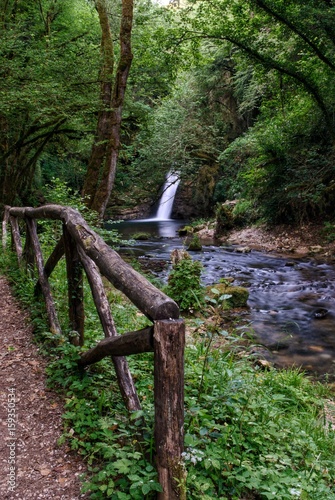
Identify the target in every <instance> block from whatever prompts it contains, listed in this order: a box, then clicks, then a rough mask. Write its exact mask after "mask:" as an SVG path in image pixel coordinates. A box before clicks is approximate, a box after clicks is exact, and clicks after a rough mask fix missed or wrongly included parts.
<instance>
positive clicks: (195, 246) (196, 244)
mask: <svg viewBox="0 0 335 500" xmlns="http://www.w3.org/2000/svg"><path fill="white" fill-rule="evenodd" d="M187 250H190V251H193V252H201V250H202V244H201V241H200V239H199V236H198V235H197V234H195V235H194V236H193V238H192V239H191V240H190V241H189V242H188V246H187Z"/></svg>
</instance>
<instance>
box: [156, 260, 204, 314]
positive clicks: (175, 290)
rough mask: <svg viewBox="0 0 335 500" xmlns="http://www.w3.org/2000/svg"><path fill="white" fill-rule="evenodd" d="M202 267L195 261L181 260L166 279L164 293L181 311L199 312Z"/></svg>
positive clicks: (201, 303)
mask: <svg viewBox="0 0 335 500" xmlns="http://www.w3.org/2000/svg"><path fill="white" fill-rule="evenodd" d="M201 269H202V265H201V263H200V262H199V261H197V260H192V259H191V258H183V259H181V260H180V261H179V262H178V263H176V264H175V265H174V266H173V268H172V270H171V272H170V274H169V278H168V286H167V287H166V290H165V291H166V293H167V294H168V295H169V296H170V297H171V298H172V299H173V300H175V301H176V302H177V304H178V305H179V307H180V309H181V311H193V310H199V309H201V307H202V306H203V303H204V288H203V286H202V285H201V280H200V276H201Z"/></svg>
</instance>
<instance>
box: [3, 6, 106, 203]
mask: <svg viewBox="0 0 335 500" xmlns="http://www.w3.org/2000/svg"><path fill="white" fill-rule="evenodd" d="M96 26H97V24H96V19H95V17H94V15H92V10H91V8H90V7H89V6H88V5H87V4H86V3H85V2H82V1H81V0H75V1H74V2H68V1H66V0H59V1H56V0H39V1H34V2H28V3H24V4H22V2H15V1H10V0H9V1H7V2H5V4H4V6H3V9H2V11H1V18H0V123H1V130H0V185H1V193H0V202H2V203H5V204H14V203H15V204H18V203H20V202H26V203H27V202H29V196H30V193H31V190H32V186H33V185H34V182H35V174H36V168H37V166H38V165H39V162H40V161H41V158H42V157H43V154H44V153H45V151H46V150H47V148H48V147H50V146H52V147H53V148H54V149H58V151H61V150H62V149H63V148H64V140H66V141H72V149H73V150H75V149H76V147H74V146H73V144H74V142H73V141H76V142H77V143H78V141H80V140H81V139H82V138H84V136H86V135H87V133H90V132H89V127H88V126H87V124H88V123H89V122H90V120H91V117H92V116H93V110H94V105H95V100H96V99H95V94H94V90H93V89H92V80H93V73H92V71H91V70H92V69H93V70H94V69H95V67H94V66H95V65H94V64H92V63H91V61H93V62H94V61H96V60H97V54H96V45H95V43H94V40H95V38H96V34H97V31H96ZM94 78H95V79H96V77H94Z"/></svg>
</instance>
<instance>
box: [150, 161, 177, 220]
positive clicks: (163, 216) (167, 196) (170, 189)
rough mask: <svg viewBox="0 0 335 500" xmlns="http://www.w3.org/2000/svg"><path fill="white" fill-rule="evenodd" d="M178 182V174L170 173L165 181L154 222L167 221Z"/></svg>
mask: <svg viewBox="0 0 335 500" xmlns="http://www.w3.org/2000/svg"><path fill="white" fill-rule="evenodd" d="M179 182H180V177H179V175H178V173H176V172H173V171H170V172H169V173H168V174H167V176H166V180H165V184H164V187H163V194H162V196H161V199H160V200H159V205H158V210H157V214H156V216H155V217H154V219H155V220H169V219H171V213H172V208H173V203H174V199H175V196H176V192H177V189H178V185H179Z"/></svg>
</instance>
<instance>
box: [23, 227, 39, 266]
mask: <svg viewBox="0 0 335 500" xmlns="http://www.w3.org/2000/svg"><path fill="white" fill-rule="evenodd" d="M25 222H26V228H27V231H26V241H25V243H24V249H23V254H22V257H23V259H24V262H25V266H26V270H27V271H28V270H29V267H30V266H32V267H33V266H34V263H35V255H34V248H35V246H36V245H37V246H38V248H39V251H40V252H41V248H40V245H39V241H38V236H37V229H36V222H35V221H34V220H33V219H29V218H28V217H25ZM33 233H35V236H36V240H35V243H34V236H33ZM41 255H42V252H41ZM42 261H43V258H42ZM36 264H37V270H38V272H39V269H38V261H37V260H36Z"/></svg>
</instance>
